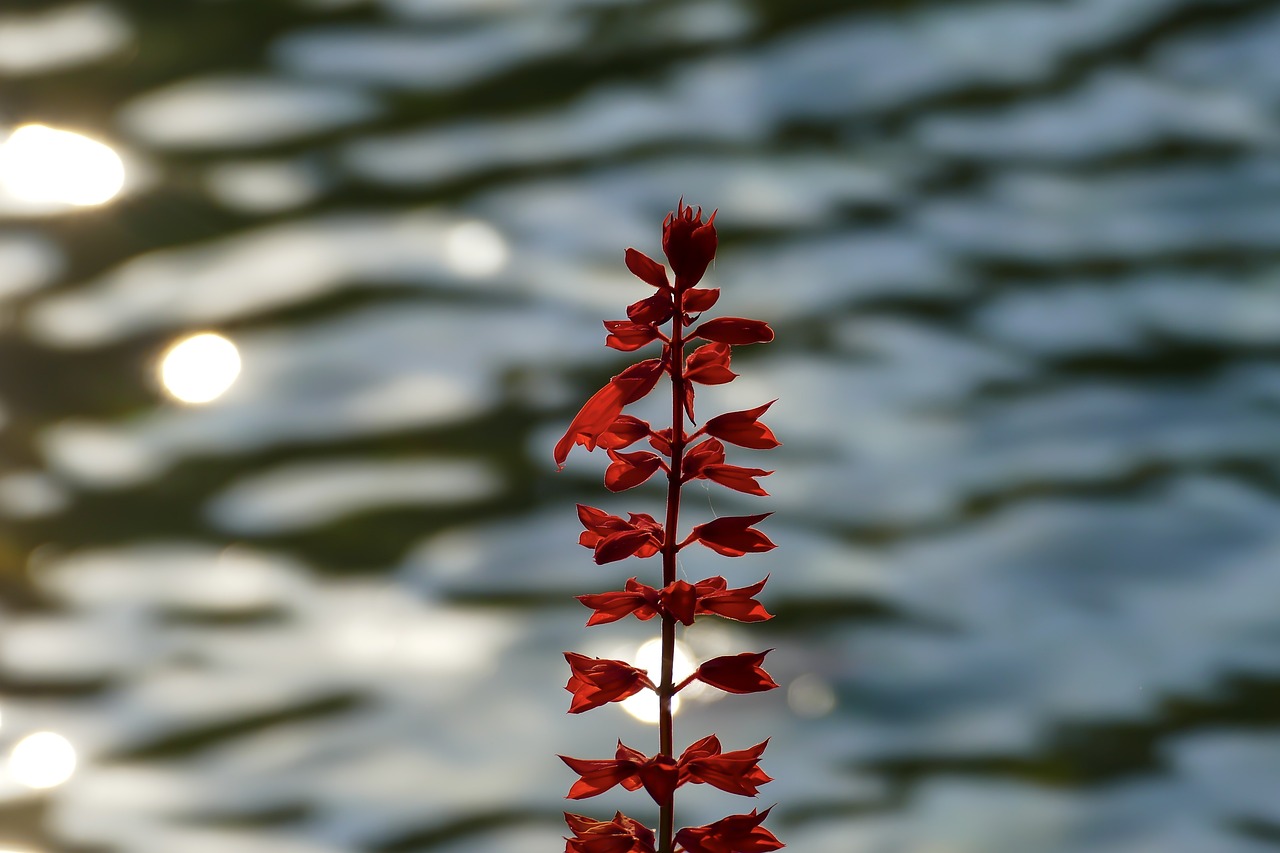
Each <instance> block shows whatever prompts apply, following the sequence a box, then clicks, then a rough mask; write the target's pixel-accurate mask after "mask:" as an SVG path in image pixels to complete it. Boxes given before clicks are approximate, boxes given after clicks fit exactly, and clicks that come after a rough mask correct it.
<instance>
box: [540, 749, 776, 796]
mask: <svg viewBox="0 0 1280 853" xmlns="http://www.w3.org/2000/svg"><path fill="white" fill-rule="evenodd" d="M768 744H769V742H768V741H764V742H763V743H758V744H756V745H755V746H753V747H750V748H748V749H738V750H734V751H732V752H724V751H722V750H721V747H720V740H719V738H717V737H716V736H715V735H708V736H707V737H704V738H703V739H702V740H700V741H698V742H697V743H695V744H693V745H691V746H690V747H689V748H688V749H686V750H685V751H684V753H683V754H682V755H681V756H680V760H679V761H676V760H674V759H672V758H670V757H669V756H665V755H655V756H652V757H650V756H647V755H645V754H644V753H643V752H640V751H639V750H636V749H632V748H631V747H629V746H627V745H626V744H624V743H623V742H622V741H618V749H617V751H616V752H615V754H614V757H613V758H603V759H587V758H570V757H569V756H567V755H562V756H560V760H561V761H563V762H564V763H565V764H567V765H568V766H569V769H570V770H572V771H573V772H574V773H577V774H578V777H579V778H578V781H577V782H574V783H573V787H572V788H570V789H569V793H568V795H567V799H570V800H581V799H584V798H586V797H594V796H597V795H598V794H603V793H604V792H605V791H608V790H609V789H610V788H612V787H614V786H615V785H621V786H622V787H624V788H626V789H627V790H629V791H635V790H638V789H639V788H644V789H645V790H646V791H647V792H648V793H649V796H650V797H652V798H653V801H654V802H655V803H658V804H659V805H661V804H663V803H667V802H670V800H671V795H672V794H673V793H674V792H675V789H676V788H678V787H680V786H681V785H684V784H687V783H693V784H704V783H705V784H708V785H711V786H713V787H716V788H719V789H720V790H722V791H727V792H728V793H730V794H740V795H742V796H744V797H754V796H756V794H758V793H759V792H760V789H759V786H760V785H763V784H765V783H766V782H772V781H773V780H772V779H771V778H770V777H769V775H768V774H766V773H765V772H764V771H763V770H761V769H760V756H761V755H763V754H764V750H765V747H766V746H768Z"/></svg>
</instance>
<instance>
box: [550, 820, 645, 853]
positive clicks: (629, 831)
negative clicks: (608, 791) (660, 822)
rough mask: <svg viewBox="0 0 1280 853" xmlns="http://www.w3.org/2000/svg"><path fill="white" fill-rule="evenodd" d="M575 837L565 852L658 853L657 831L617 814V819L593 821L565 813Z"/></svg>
mask: <svg viewBox="0 0 1280 853" xmlns="http://www.w3.org/2000/svg"><path fill="white" fill-rule="evenodd" d="M564 821H565V823H567V824H569V829H570V831H572V832H573V838H566V839H565V841H566V842H567V844H566V845H565V848H564V850H565V853H654V846H653V842H654V837H653V830H651V829H649V828H648V827H646V826H644V825H643V824H641V823H640V822H639V821H635V820H632V819H631V818H629V817H627V816H626V815H624V814H623V813H622V812H617V813H616V814H615V815H614V816H613V820H592V819H591V818H589V817H584V816H583V815H580V814H571V813H569V812H565V813H564Z"/></svg>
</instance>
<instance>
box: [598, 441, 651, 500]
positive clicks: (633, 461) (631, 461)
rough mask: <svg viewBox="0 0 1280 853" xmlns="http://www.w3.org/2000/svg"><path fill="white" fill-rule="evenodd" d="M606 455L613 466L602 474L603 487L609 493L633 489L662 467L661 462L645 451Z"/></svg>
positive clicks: (614, 451)
mask: <svg viewBox="0 0 1280 853" xmlns="http://www.w3.org/2000/svg"><path fill="white" fill-rule="evenodd" d="M608 453H609V458H610V459H612V460H613V464H611V465H610V466H609V467H608V469H607V470H606V471H605V472H604V486H605V488H606V489H608V490H609V491H611V492H621V491H625V490H627V489H632V488H635V487H636V486H638V485H640V484H641V483H643V482H644V481H645V480H647V479H649V478H650V477H652V476H653V475H654V474H655V473H657V471H658V469H659V468H661V467H662V460H661V459H659V458H658V457H657V456H655V455H654V454H652V453H650V452H649V451H647V450H637V451H635V452H634V453H619V452H618V451H616V450H610V451H608Z"/></svg>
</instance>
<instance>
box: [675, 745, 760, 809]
mask: <svg viewBox="0 0 1280 853" xmlns="http://www.w3.org/2000/svg"><path fill="white" fill-rule="evenodd" d="M768 745H769V741H768V740H765V741H763V742H762V743H758V744H756V745H755V746H753V747H750V748H749V749H738V750H734V751H733V752H721V751H720V740H719V739H718V738H717V737H716V736H715V735H708V736H707V737H704V738H703V739H702V740H700V741H698V742H697V743H695V744H693V745H692V746H690V747H689V748H688V749H686V750H685V751H684V754H682V755H681V756H680V762H679V766H680V784H682V785H683V784H684V783H686V782H692V783H694V784H701V783H703V782H705V783H706V784H708V785H711V786H713V787H716V788H719V789H720V790H721V791H727V792H728V793H730V794H741V795H742V796H744V797H754V796H755V795H756V794H758V793H759V792H760V791H759V786H760V785H763V784H765V783H766V782H772V781H773V779H772V778H771V777H770V776H769V775H768V774H767V773H765V772H764V771H763V770H761V769H760V767H759V761H760V756H761V755H763V754H764V750H765V747H766V746H768Z"/></svg>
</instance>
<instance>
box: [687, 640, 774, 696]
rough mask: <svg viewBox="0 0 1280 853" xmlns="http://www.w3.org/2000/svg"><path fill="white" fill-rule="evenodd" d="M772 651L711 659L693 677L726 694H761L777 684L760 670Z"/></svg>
mask: <svg viewBox="0 0 1280 853" xmlns="http://www.w3.org/2000/svg"><path fill="white" fill-rule="evenodd" d="M771 651H773V650H772V649H767V650H766V651H763V652H743V653H742V654H740V655H723V656H722V657H718V658H712V659H711V660H709V661H706V662H704V663H703V664H702V665H701V666H699V667H698V669H697V671H696V672H695V673H694V674H693V677H694V678H696V679H697V680H698V681H701V682H702V683H703V684H710V685H711V686H712V687H718V688H720V689H721V690H723V691H724V692H726V693H762V692H764V691H765V690H772V689H773V688H775V687H777V686H778V683H777V682H776V681H774V680H773V679H772V678H770V677H769V673H767V672H765V671H764V669H762V668H761V666H760V664H761V662H763V661H764V656H765V655H767V654H769V652H771Z"/></svg>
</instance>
